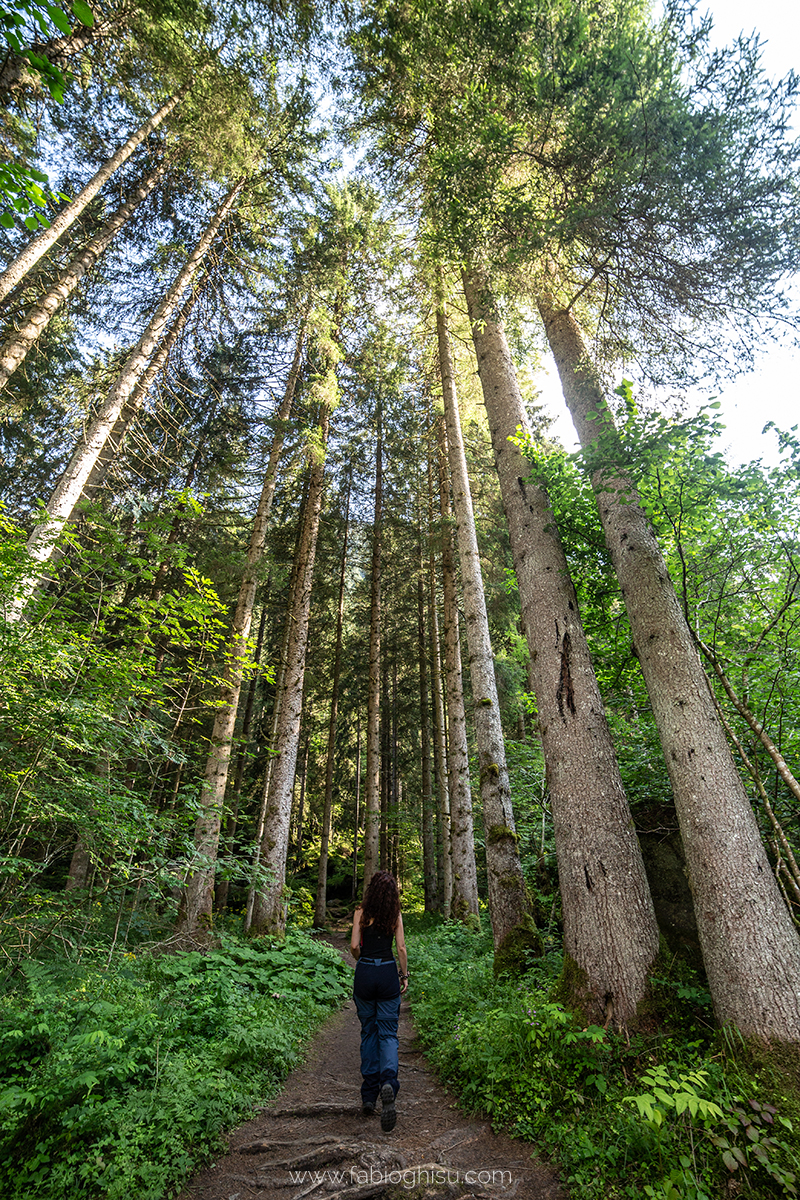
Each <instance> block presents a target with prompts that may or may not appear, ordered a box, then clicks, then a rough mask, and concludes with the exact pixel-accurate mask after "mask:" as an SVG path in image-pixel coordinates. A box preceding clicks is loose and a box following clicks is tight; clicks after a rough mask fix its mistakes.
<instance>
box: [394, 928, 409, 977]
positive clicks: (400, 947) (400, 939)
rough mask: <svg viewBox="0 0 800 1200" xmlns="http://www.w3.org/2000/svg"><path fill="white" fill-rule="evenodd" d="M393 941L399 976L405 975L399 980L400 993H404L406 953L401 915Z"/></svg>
mask: <svg viewBox="0 0 800 1200" xmlns="http://www.w3.org/2000/svg"><path fill="white" fill-rule="evenodd" d="M394 940H395V942H396V944H397V957H398V959H399V960H400V975H401V976H403V975H405V976H406V978H405V979H402V978H401V980H400V991H401V992H404V991H405V990H406V988H407V987H408V952H407V950H406V935H405V933H404V932H403V914H402V913H400V916H399V917H398V918H397V924H396V925H395V927H394Z"/></svg>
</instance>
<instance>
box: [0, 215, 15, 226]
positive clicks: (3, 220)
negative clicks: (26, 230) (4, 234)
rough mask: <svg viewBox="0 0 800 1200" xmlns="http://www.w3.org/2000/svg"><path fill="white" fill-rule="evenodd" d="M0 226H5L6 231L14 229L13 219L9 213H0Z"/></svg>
mask: <svg viewBox="0 0 800 1200" xmlns="http://www.w3.org/2000/svg"><path fill="white" fill-rule="evenodd" d="M0 225H5V227H6V229H13V228H14V218H13V217H12V216H11V213H7V212H4V213H0Z"/></svg>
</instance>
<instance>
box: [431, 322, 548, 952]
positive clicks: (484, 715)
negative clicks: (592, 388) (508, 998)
mask: <svg viewBox="0 0 800 1200" xmlns="http://www.w3.org/2000/svg"><path fill="white" fill-rule="evenodd" d="M436 333H437V340H438V346H439V371H440V374H441V379H442V394H443V397H444V414H445V421H446V424H447V451H448V457H449V462H450V478H451V481H452V489H453V508H454V511H455V517H456V531H457V536H458V551H459V560H460V563H461V591H462V596H463V600H464V616H465V620H466V631H467V649H468V652H469V670H470V680H471V682H472V702H473V708H474V716H473V719H474V721H475V735H476V741H477V744H478V763H479V767H480V782H481V799H482V801H483V824H484V830H485V835H486V870H487V875H488V883H489V910H490V913H491V919H492V935H493V938H494V949H495V964H496V966H497V967H498V969H500V968H510V967H512V966H514V967H515V968H517V969H523V968H524V965H525V962H524V954H525V950H526V948H528V949H534V948H536V947H539V946H540V942H539V937H538V934H537V933H536V931H535V928H534V926H533V923H532V921H531V917H530V913H529V906H528V899H527V893H526V889H525V879H524V877H523V874H522V865H521V863H520V860H519V848H518V842H517V834H516V829H515V826H514V812H513V809H512V807H511V785H510V783H509V779H508V768H507V766H506V750H505V742H504V740H503V728H502V725H501V723H500V705H499V703H498V699H497V683H496V680H495V675H494V655H493V654H492V644H491V639H490V636H489V618H488V616H487V613H486V600H485V597H484V594H483V575H482V573H481V561H480V552H479V550H478V537H477V534H476V532H475V515H474V512H473V508H472V496H471V494H470V490H469V477H468V475H467V459H466V455H465V453H464V440H463V437H462V435H461V420H460V417H459V412H458V396H457V395H456V381H455V371H454V369H453V357H452V354H451V352H450V339H449V336H448V332H447V322H446V318H445V314H444V310H443V308H439V310H438V311H437V314H436Z"/></svg>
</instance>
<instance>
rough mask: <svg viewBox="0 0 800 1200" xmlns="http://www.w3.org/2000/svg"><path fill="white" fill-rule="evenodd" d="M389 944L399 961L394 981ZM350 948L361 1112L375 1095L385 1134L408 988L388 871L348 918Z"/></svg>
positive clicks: (391, 1115) (390, 1122)
mask: <svg viewBox="0 0 800 1200" xmlns="http://www.w3.org/2000/svg"><path fill="white" fill-rule="evenodd" d="M392 941H394V942H395V943H396V945H397V957H398V958H399V960H400V972H399V977H398V970H397V963H396V962H395V958H394V955H393V954H392ZM350 949H351V950H352V952H353V958H355V959H356V960H357V962H356V977H355V982H354V984H353V999H354V1000H355V1002H356V1011H357V1012H358V1018H359V1020H360V1021H361V1078H362V1083H361V1105H362V1111H363V1113H364V1115H365V1116H371V1115H372V1113H374V1112H375V1105H376V1104H377V1102H378V1096H380V1098H381V1129H382V1130H383V1131H384V1132H385V1133H388V1132H389V1130H390V1129H394V1126H395V1122H396V1121H397V1111H396V1109H395V1104H394V1102H395V1097H396V1095H397V1093H398V1091H399V1090H400V1084H399V1082H398V1079H397V1067H398V1042H397V1022H398V1019H399V1016H400V997H401V996H402V994H403V992H405V990H406V988H407V987H408V957H407V954H406V939H405V936H404V934H403V915H402V913H401V912H400V896H399V893H398V891H397V882H396V880H395V878H394V875H390V874H389V872H388V871H376V872H375V874H374V875H373V876H372V879H370V881H369V886H368V888H367V890H366V893H365V895H364V902H363V904H361V905H359V907H358V908H357V909H356V911H355V912H354V914H353V933H352V936H351V938H350Z"/></svg>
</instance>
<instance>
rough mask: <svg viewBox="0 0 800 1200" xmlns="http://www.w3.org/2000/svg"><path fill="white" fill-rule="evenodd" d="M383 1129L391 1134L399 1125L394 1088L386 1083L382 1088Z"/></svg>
mask: <svg viewBox="0 0 800 1200" xmlns="http://www.w3.org/2000/svg"><path fill="white" fill-rule="evenodd" d="M381 1105H382V1108H381V1129H382V1130H383V1132H384V1133H389V1131H390V1130H392V1129H394V1127H395V1125H396V1124H397V1109H396V1108H395V1106H394V1088H393V1087H392V1085H391V1084H390V1083H385V1084H384V1085H383V1087H382V1088H381Z"/></svg>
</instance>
